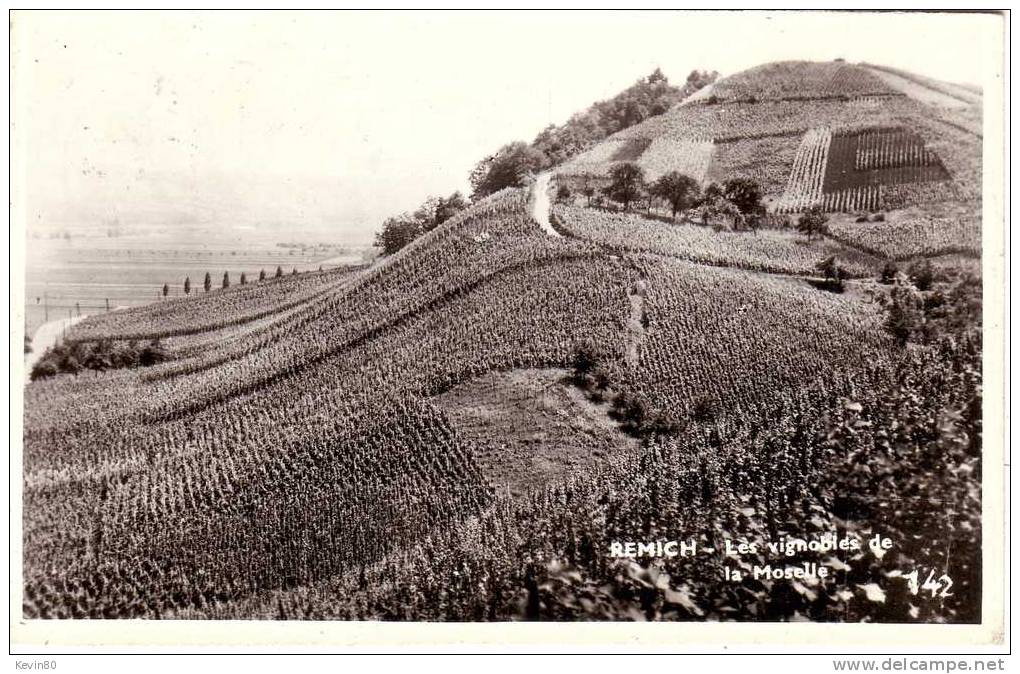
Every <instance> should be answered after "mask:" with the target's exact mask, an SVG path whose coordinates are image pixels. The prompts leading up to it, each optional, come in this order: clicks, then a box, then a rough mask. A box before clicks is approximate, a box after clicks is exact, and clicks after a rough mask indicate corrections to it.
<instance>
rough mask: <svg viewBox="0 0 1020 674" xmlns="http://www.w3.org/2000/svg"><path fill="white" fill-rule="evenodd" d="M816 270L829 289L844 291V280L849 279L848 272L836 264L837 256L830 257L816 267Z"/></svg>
mask: <svg viewBox="0 0 1020 674" xmlns="http://www.w3.org/2000/svg"><path fill="white" fill-rule="evenodd" d="M815 269H817V270H818V271H819V273H821V275H822V276H823V277H824V278H825V280H826V282H827V285H828V287H829V289H832V290H837V291H839V292H842V291H843V288H844V282H843V281H844V279H846V277H847V273H846V270H845V269H843V268H842V267H840V266H839V264H837V263H836V256H835V255H830V256H829V257H827V258H824V259H823V260H822V261H821V262H819V263H818V264H816V265H815Z"/></svg>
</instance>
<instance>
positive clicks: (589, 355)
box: [573, 341, 599, 384]
mask: <svg viewBox="0 0 1020 674" xmlns="http://www.w3.org/2000/svg"><path fill="white" fill-rule="evenodd" d="M573 361H574V362H573V365H574V380H575V381H576V382H577V383H578V384H583V383H584V382H585V380H586V378H587V377H588V375H589V374H591V373H592V372H593V371H594V370H595V368H596V367H597V366H598V364H599V354H598V350H597V349H596V348H595V345H594V344H592V343H591V342H588V341H584V342H581V343H580V344H578V346H577V348H576V349H575V350H574V358H573Z"/></svg>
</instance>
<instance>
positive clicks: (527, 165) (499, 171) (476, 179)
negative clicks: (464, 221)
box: [470, 141, 547, 200]
mask: <svg viewBox="0 0 1020 674" xmlns="http://www.w3.org/2000/svg"><path fill="white" fill-rule="evenodd" d="M546 161H547V160H546V157H545V155H544V154H543V153H542V152H541V151H540V150H536V149H535V148H533V147H531V146H529V145H527V144H526V143H522V142H519V141H518V142H516V143H510V144H508V145H504V146H503V147H501V148H500V149H499V150H498V151H497V152H496V153H495V154H493V155H490V156H488V157H486V158H485V159H483V160H482V161H480V162H478V164H477V165H476V166H475V168H474V170H473V171H472V172H471V176H470V182H471V189H472V192H471V198H472V199H474V200H478V199H481V198H482V197H486V196H488V195H490V194H494V193H495V192H498V191H500V190H502V189H505V188H507V187H522V186H524V184H525V182H526V180H527V177H528V176H529V175H532V174H534V173H537V172H538V171H540V170H541V169H542V168H544V167H545V164H546Z"/></svg>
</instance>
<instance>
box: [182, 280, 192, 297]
mask: <svg viewBox="0 0 1020 674" xmlns="http://www.w3.org/2000/svg"><path fill="white" fill-rule="evenodd" d="M184 294H185V295H190V294H191V277H190V276H185V277H184Z"/></svg>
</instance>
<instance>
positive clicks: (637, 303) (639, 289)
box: [625, 279, 645, 369]
mask: <svg viewBox="0 0 1020 674" xmlns="http://www.w3.org/2000/svg"><path fill="white" fill-rule="evenodd" d="M627 298H628V299H629V300H630V316H629V317H628V318H627V337H626V339H627V344H626V346H627V348H626V352H625V358H626V361H627V365H628V366H629V367H630V368H631V369H634V368H637V366H638V361H639V360H640V357H641V356H640V348H641V344H642V343H643V342H644V341H645V323H644V319H645V282H644V280H642V279H638V280H637V281H634V285H632V286H631V287H630V290H628V291H627Z"/></svg>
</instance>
